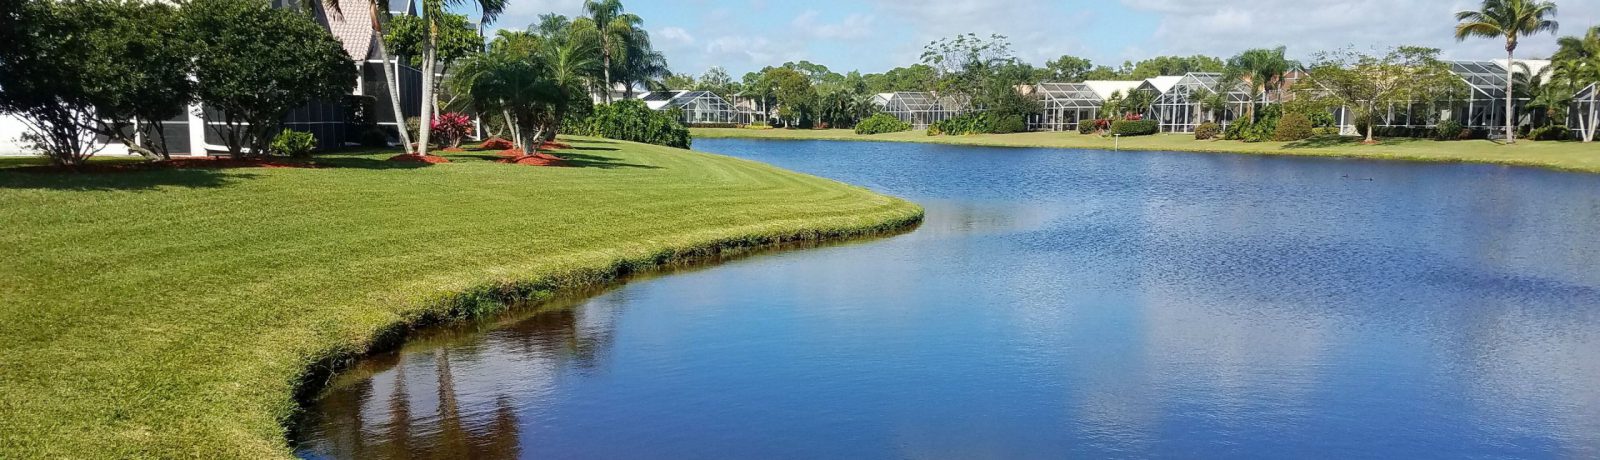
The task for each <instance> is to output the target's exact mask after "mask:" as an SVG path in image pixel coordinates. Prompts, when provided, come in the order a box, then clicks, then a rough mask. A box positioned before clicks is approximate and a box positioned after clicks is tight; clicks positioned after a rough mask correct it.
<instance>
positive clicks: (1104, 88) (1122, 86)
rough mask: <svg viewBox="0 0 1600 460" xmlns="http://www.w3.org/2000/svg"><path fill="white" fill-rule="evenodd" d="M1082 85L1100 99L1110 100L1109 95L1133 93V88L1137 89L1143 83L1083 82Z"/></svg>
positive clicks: (1131, 81)
mask: <svg viewBox="0 0 1600 460" xmlns="http://www.w3.org/2000/svg"><path fill="white" fill-rule="evenodd" d="M1083 84H1084V85H1085V86H1088V87H1089V90H1090V91H1094V94H1095V95H1096V96H1100V99H1102V100H1104V99H1109V98H1111V93H1122V94H1128V92H1129V91H1133V89H1134V88H1138V87H1139V85H1142V84H1144V81H1143V80H1089V81H1086V82H1083Z"/></svg>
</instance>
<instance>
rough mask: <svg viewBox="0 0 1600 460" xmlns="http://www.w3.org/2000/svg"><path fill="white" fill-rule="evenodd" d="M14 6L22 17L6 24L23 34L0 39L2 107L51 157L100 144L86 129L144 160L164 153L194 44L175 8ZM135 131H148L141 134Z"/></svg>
mask: <svg viewBox="0 0 1600 460" xmlns="http://www.w3.org/2000/svg"><path fill="white" fill-rule="evenodd" d="M14 11H15V12H14V13H13V14H16V15H17V16H12V17H14V18H16V19H23V18H24V17H25V18H27V23H26V24H17V25H16V27H17V28H16V29H11V30H13V31H17V32H23V35H22V36H18V37H15V38H16V41H15V42H14V44H13V45H8V46H7V52H8V57H7V58H6V59H4V62H5V63H7V64H9V65H6V66H5V67H4V70H0V71H3V72H4V74H5V75H3V76H0V87H4V88H6V89H7V91H6V94H5V97H3V98H0V99H5V100H7V101H9V102H4V101H0V107H5V106H8V105H9V106H11V108H10V109H7V110H8V111H14V112H17V113H18V114H19V115H22V117H23V119H24V120H25V121H26V122H27V123H28V124H29V125H30V128H32V129H31V130H30V131H31V132H30V133H29V135H28V137H29V138H31V139H33V140H34V141H35V143H37V144H40V146H41V147H43V149H42V150H45V152H46V153H47V155H49V156H50V157H51V158H52V159H53V160H54V161H55V162H56V163H57V164H63V165H65V164H77V163H80V162H81V161H82V160H84V159H87V158H88V156H89V155H92V154H93V151H94V150H97V149H98V148H97V147H95V146H94V144H95V143H92V142H87V135H88V134H89V133H92V134H96V135H100V136H104V137H106V138H108V139H111V140H114V141H117V142H120V143H122V144H123V145H124V146H126V147H127V148H128V150H129V151H132V152H137V153H139V154H141V155H143V156H145V158H147V159H167V158H170V154H169V151H168V150H167V147H166V141H165V139H166V136H165V131H164V130H163V129H162V127H163V124H164V123H165V121H166V120H168V119H171V118H174V117H177V116H179V115H181V114H183V113H184V110H185V109H186V108H187V106H188V104H189V102H190V101H192V100H193V99H194V84H193V83H192V82H191V81H190V80H189V74H190V72H191V69H192V65H191V56H192V53H193V52H192V50H191V49H190V47H189V45H188V41H187V40H185V39H184V38H183V37H182V36H181V34H182V31H183V29H182V27H180V25H179V16H178V13H177V10H176V8H173V7H172V6H171V5H167V4H160V3H146V2H134V1H124V0H87V1H74V2H60V3H57V2H37V3H32V4H30V5H20V7H19V9H17V10H14ZM23 15H26V16H23ZM9 27H10V26H9V25H8V28H9ZM34 28H38V29H34ZM46 29H48V30H46ZM35 40H41V41H43V42H36V41H35ZM10 52H16V53H30V55H26V56H24V55H9V53H10ZM61 53H65V54H61ZM13 90H14V91H13ZM141 131H144V132H147V133H148V134H150V136H144V137H143V138H142V139H141V137H140V136H139V135H138V134H137V133H138V132H141Z"/></svg>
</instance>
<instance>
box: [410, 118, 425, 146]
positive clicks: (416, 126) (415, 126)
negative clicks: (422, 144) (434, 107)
mask: <svg viewBox="0 0 1600 460" xmlns="http://www.w3.org/2000/svg"><path fill="white" fill-rule="evenodd" d="M421 133H422V119H421V118H417V117H406V135H409V136H411V140H412V141H413V142H415V141H416V140H417V139H420V138H421V137H420V136H421Z"/></svg>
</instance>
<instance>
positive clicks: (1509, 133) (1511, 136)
mask: <svg viewBox="0 0 1600 460" xmlns="http://www.w3.org/2000/svg"><path fill="white" fill-rule="evenodd" d="M1516 49H1517V45H1516V42H1508V43H1506V143H1507V144H1515V143H1517V131H1516V127H1517V120H1516V117H1515V114H1513V113H1512V110H1513V109H1512V107H1513V105H1512V101H1513V100H1515V99H1516V97H1515V96H1514V95H1513V94H1512V89H1513V88H1512V87H1511V80H1512V78H1514V77H1516V75H1514V74H1513V73H1512V71H1511V69H1512V68H1513V67H1512V66H1513V64H1514V63H1515V61H1512V54H1513V52H1514V50H1516ZM1530 77H1531V76H1530Z"/></svg>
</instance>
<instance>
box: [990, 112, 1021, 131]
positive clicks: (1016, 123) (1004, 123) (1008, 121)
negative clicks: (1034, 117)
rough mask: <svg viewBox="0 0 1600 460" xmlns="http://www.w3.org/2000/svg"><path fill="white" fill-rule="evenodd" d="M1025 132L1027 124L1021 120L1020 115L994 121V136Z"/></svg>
mask: <svg viewBox="0 0 1600 460" xmlns="http://www.w3.org/2000/svg"><path fill="white" fill-rule="evenodd" d="M1027 130H1028V122H1027V120H1024V119H1023V118H1022V115H1011V116H1004V117H999V119H997V120H994V133H995V134H1011V133H1020V132H1023V131H1027Z"/></svg>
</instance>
